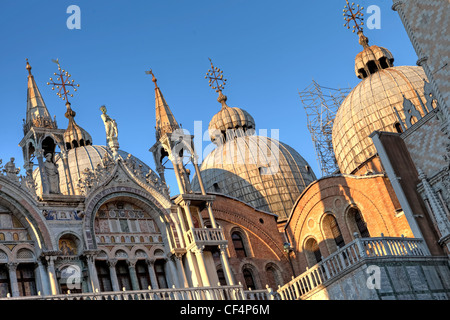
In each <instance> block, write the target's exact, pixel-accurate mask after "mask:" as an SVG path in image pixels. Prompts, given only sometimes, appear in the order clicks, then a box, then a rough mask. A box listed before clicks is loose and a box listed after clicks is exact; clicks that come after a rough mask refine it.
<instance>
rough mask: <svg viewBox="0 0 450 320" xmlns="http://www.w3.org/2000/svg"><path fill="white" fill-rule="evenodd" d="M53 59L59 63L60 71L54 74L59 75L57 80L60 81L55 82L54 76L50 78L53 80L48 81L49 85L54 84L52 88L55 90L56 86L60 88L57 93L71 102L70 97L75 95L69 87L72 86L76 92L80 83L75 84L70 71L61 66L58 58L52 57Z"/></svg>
mask: <svg viewBox="0 0 450 320" xmlns="http://www.w3.org/2000/svg"><path fill="white" fill-rule="evenodd" d="M52 61H53V62H54V63H56V64H57V65H58V73H56V72H54V73H53V74H54V75H55V76H57V78H56V81H59V82H55V81H54V80H53V78H50V81H51V82H47V85H52V90H55V87H56V89H59V90H58V92H57V93H56V95H57V96H58V97H60V98H61V99H63V100H65V101H67V102H69V99H68V97H69V96H70V97H73V93H70V89H69V87H72V88H73V91H74V92H75V91H77V88H78V87H79V86H80V85H79V84H75V83H74V82H75V81H74V80H73V79H72V80H71V79H70V77H71V75H70V74H69V72H67V71H66V70H64V69H62V68H61V66H60V64H59V61H58V59H56V60H54V59H52Z"/></svg>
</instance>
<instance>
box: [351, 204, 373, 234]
mask: <svg viewBox="0 0 450 320" xmlns="http://www.w3.org/2000/svg"><path fill="white" fill-rule="evenodd" d="M349 215H350V218H351V219H353V223H354V224H355V225H356V229H357V230H358V232H359V234H360V236H361V238H369V237H370V233H369V229H368V228H367V223H366V222H365V221H364V218H363V216H362V214H361V211H359V209H358V208H350V210H349Z"/></svg>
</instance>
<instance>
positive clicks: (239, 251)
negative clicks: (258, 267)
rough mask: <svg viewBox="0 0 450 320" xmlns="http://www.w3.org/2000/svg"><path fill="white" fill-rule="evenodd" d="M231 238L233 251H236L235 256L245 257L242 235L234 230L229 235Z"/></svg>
mask: <svg viewBox="0 0 450 320" xmlns="http://www.w3.org/2000/svg"><path fill="white" fill-rule="evenodd" d="M231 240H233V246H234V251H236V256H237V257H238V258H245V257H247V252H246V250H245V246H244V241H243V240H242V236H241V235H240V234H239V233H238V232H234V233H233V234H232V235H231Z"/></svg>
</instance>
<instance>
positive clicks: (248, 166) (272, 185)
mask: <svg viewBox="0 0 450 320" xmlns="http://www.w3.org/2000/svg"><path fill="white" fill-rule="evenodd" d="M200 175H201V177H202V180H203V184H204V187H205V190H206V191H207V192H217V193H223V194H226V195H228V196H231V197H234V198H237V199H240V200H241V201H244V202H246V203H248V204H249V205H251V206H253V207H255V208H256V209H259V210H263V211H267V212H272V213H274V214H276V215H278V220H279V221H282V220H285V219H287V218H288V217H289V214H290V212H291V209H292V206H293V205H294V203H295V201H296V199H297V198H298V197H299V196H300V194H301V193H302V191H303V190H304V189H305V188H306V187H307V186H308V185H309V184H310V183H311V182H313V181H314V180H316V176H315V175H314V172H313V171H312V169H311V167H310V166H309V164H308V163H307V162H306V161H305V160H304V159H303V157H302V156H301V155H300V154H298V153H297V152H296V151H295V150H294V149H292V148H291V147H290V146H288V145H286V144H284V143H281V142H279V141H277V140H275V139H271V138H268V137H261V136H255V135H251V136H240V137H236V138H235V139H231V140H227V141H226V142H225V143H223V144H219V145H218V146H217V148H216V149H214V150H213V151H212V152H211V153H210V154H209V155H208V156H207V157H206V158H205V159H204V161H203V162H202V164H201V166H200ZM192 189H193V190H196V191H199V190H200V186H199V184H198V180H197V177H194V179H193V181H192Z"/></svg>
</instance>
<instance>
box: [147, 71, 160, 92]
mask: <svg viewBox="0 0 450 320" xmlns="http://www.w3.org/2000/svg"><path fill="white" fill-rule="evenodd" d="M145 74H151V75H152V81H153V82H154V83H155V88H158V85H157V84H156V81H158V80H156V77H155V75H154V74H153V71H152V69H150V70H149V71H145Z"/></svg>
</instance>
